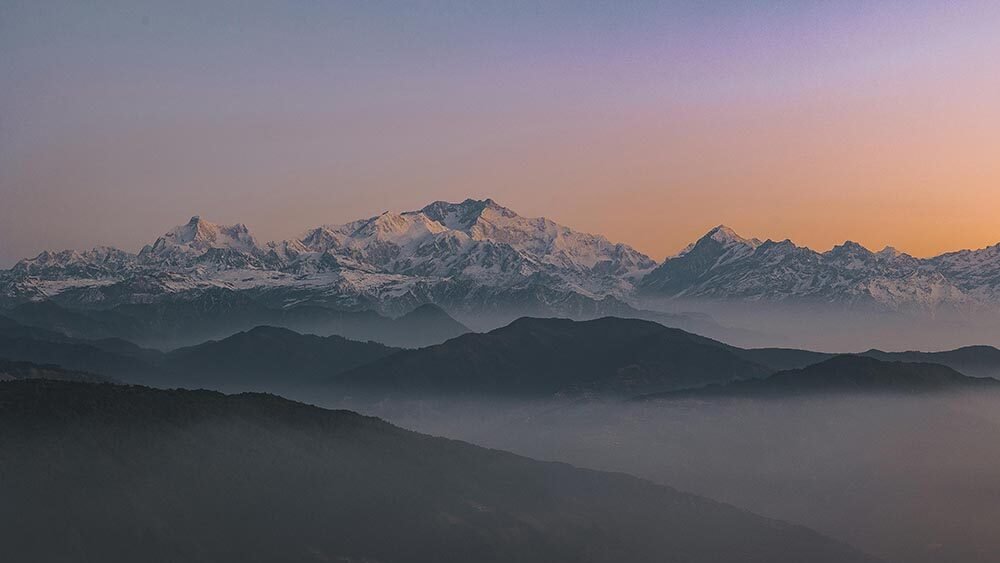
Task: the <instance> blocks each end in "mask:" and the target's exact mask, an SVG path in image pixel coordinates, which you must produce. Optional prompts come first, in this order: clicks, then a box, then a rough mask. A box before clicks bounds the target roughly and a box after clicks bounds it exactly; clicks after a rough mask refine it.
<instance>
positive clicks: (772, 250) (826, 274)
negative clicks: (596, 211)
mask: <svg viewBox="0 0 1000 563" xmlns="http://www.w3.org/2000/svg"><path fill="white" fill-rule="evenodd" d="M998 254H1000V253H998V252H997V251H996V250H991V249H984V250H979V251H963V252H960V253H954V254H950V255H943V256H939V257H937V258H931V259H917V258H914V257H912V256H910V255H908V254H904V253H902V252H899V251H897V250H895V249H894V248H891V247H887V248H885V249H883V250H881V251H879V252H872V251H870V250H868V249H867V248H865V247H863V246H861V245H860V244H858V243H855V242H851V241H847V242H845V243H844V244H842V245H839V246H836V247H834V248H833V249H831V250H829V251H827V252H817V251H815V250H812V249H810V248H806V247H800V246H797V245H795V244H794V243H792V242H791V241H789V240H783V241H780V242H775V241H772V240H767V241H763V242H761V241H760V240H758V239H750V240H748V239H744V238H742V237H740V236H739V235H737V234H736V233H735V232H733V231H732V229H729V228H727V227H725V226H719V227H716V228H715V229H712V230H711V231H710V232H709V233H708V234H706V235H705V236H704V237H702V238H701V239H700V240H698V241H697V242H696V243H694V244H693V245H691V246H689V247H688V248H687V249H685V250H684V251H683V252H681V253H680V254H678V255H677V256H674V257H671V258H668V259H667V260H666V261H665V262H664V263H663V264H661V265H660V266H659V267H657V268H656V269H655V270H653V271H652V272H650V273H649V275H647V276H646V277H645V278H644V279H643V280H642V282H641V283H640V284H639V286H640V287H639V289H640V292H641V293H643V294H645V295H651V296H661V297H670V298H688V299H737V300H747V301H766V302H792V301H809V302H826V303H850V304H875V305H878V306H880V307H883V308H890V309H901V308H934V307H938V306H942V305H969V304H973V303H975V302H980V303H982V302H985V301H989V302H994V303H995V302H997V297H1000V295H998V294H997V292H996V285H995V284H994V285H993V286H992V287H984V285H983V284H982V283H980V282H982V281H986V282H989V281H991V280H1000V276H998V275H997V274H1000V256H998ZM990 271H992V272H993V273H992V274H988V273H986V272H990Z"/></svg>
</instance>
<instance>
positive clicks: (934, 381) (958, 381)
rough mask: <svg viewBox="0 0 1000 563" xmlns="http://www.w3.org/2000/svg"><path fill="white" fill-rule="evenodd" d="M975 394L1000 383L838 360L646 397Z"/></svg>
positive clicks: (939, 368)
mask: <svg viewBox="0 0 1000 563" xmlns="http://www.w3.org/2000/svg"><path fill="white" fill-rule="evenodd" d="M969 389H995V390H1000V381H998V380H996V379H992V378H978V377H968V376H966V375H962V374H961V373H959V372H958V371H956V370H954V369H952V368H950V367H947V366H943V365H939V364H928V363H911V362H898V361H882V360H876V359H874V358H869V357H866V356H851V355H843V356H835V357H833V358H830V359H828V360H824V361H822V362H819V363H817V364H813V365H810V366H807V367H804V368H800V369H792V370H786V371H780V372H778V373H775V374H774V375H771V376H768V377H765V378H763V379H757V380H752V381H732V382H729V383H722V384H712V385H707V386H704V387H700V388H695V389H683V390H679V391H673V392H667V393H659V394H652V395H646V396H644V397H642V398H643V399H667V398H671V399H675V398H719V397H733V398H740V397H787V396H827V395H832V394H849V393H855V394H872V393H893V394H915V393H931V392H940V391H960V390H969Z"/></svg>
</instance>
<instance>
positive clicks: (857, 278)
mask: <svg viewBox="0 0 1000 563" xmlns="http://www.w3.org/2000/svg"><path fill="white" fill-rule="evenodd" d="M212 287H222V288H229V289H234V290H253V291H255V292H257V293H258V294H260V293H268V292H270V293H269V294H271V295H278V294H280V302H281V303H283V304H291V303H300V302H309V301H316V300H320V301H322V302H323V303H327V304H329V303H333V304H335V305H337V306H346V307H366V308H376V309H380V310H384V311H388V312H394V311H400V310H408V308H412V307H413V306H415V305H419V304H421V303H426V302H433V303H437V304H439V305H443V306H446V307H453V308H461V309H464V310H467V311H475V310H477V309H483V308H485V309H490V310H500V309H503V308H504V307H508V306H514V307H521V309H520V310H525V311H534V312H539V311H538V310H537V309H531V308H530V307H529V304H536V305H537V304H538V303H543V304H544V305H545V306H546V307H549V306H551V307H556V308H558V307H562V308H563V309H567V310H569V309H577V310H579V309H580V308H587V307H591V308H593V307H595V304H597V303H605V304H608V303H612V304H613V303H621V302H626V303H627V302H631V301H636V300H638V299H640V298H641V297H643V296H654V297H658V298H697V299H727V300H728V299H737V300H750V301H773V302H794V301H798V300H808V301H821V302H831V303H861V304H865V303H869V304H875V305H877V306H880V307H885V308H890V309H898V308H907V307H918V308H925V309H926V308H935V307H939V306H952V305H958V306H963V307H970V306H972V307H981V306H990V307H994V308H995V307H997V306H1000V245H996V246H992V247H988V248H985V249H981V250H963V251H959V252H952V253H948V254H943V255H941V256H937V257H934V258H929V259H918V258H915V257H913V256H910V255H908V254H905V253H902V252H899V251H897V250H895V249H893V248H891V247H886V248H884V249H882V250H880V251H878V252H872V251H871V250H869V249H867V248H865V247H864V246H862V245H860V244H858V243H855V242H851V241H847V242H845V243H844V244H842V245H838V246H836V247H834V248H833V249H831V250H829V251H826V252H817V251H815V250H812V249H809V248H807V247H801V246H798V245H796V244H795V243H793V242H792V241H790V240H783V241H773V240H765V241H761V240H759V239H756V238H745V237H742V236H740V235H739V234H737V233H736V232H735V231H734V230H732V229H730V228H728V227H726V226H725V225H719V226H718V227H715V228H713V229H711V230H710V231H709V232H708V233H706V234H705V235H704V236H703V237H701V238H700V239H699V240H697V241H696V242H694V243H692V244H690V245H689V246H688V247H687V248H685V249H684V250H683V251H681V252H680V253H678V254H677V255H675V256H672V257H669V258H667V260H666V261H665V262H664V263H662V264H660V265H659V266H657V264H656V263H655V262H654V261H653V260H652V259H650V258H649V257H648V256H646V255H644V254H642V253H640V252H638V251H636V250H635V249H633V248H631V247H629V246H627V245H624V244H616V243H613V242H610V241H608V240H607V239H606V238H604V237H602V236H600V235H593V234H587V233H581V232H578V231H574V230H573V229H570V228H569V227H565V226H562V225H559V224H557V223H555V222H553V221H551V220H549V219H545V218H542V217H539V218H531V217H522V216H521V215H518V214H517V213H515V212H514V211H512V210H510V209H508V208H506V207H503V206H501V205H499V204H498V203H496V202H495V201H493V200H491V199H485V200H473V199H468V200H465V201H463V202H460V203H450V202H444V201H437V202H433V203H431V204H429V205H427V206H425V207H423V208H421V209H418V210H414V211H404V212H393V211H387V212H384V213H382V214H379V215H376V216H373V217H369V218H367V219H360V220H356V221H352V222H349V223H344V224H334V225H323V226H319V227H315V228H313V229H310V230H308V231H306V232H304V233H303V234H302V235H301V236H299V237H297V238H295V239H291V240H286V241H279V242H269V243H267V244H263V245H261V244H258V243H257V241H256V239H254V237H253V235H252V234H251V233H250V231H249V229H247V227H246V226H244V225H241V224H237V225H231V226H227V225H218V224H214V223H211V222H208V221H205V220H203V219H201V218H200V217H193V218H191V220H190V221H188V222H187V223H185V224H183V225H180V226H178V227H175V228H173V229H170V230H169V231H167V232H166V233H165V234H164V235H163V236H161V237H159V238H158V239H157V240H156V241H155V242H153V243H152V244H149V245H147V246H145V247H144V248H143V249H142V251H140V252H139V253H138V254H131V253H128V252H125V251H122V250H118V249H114V248H107V247H101V248H95V249H93V250H88V251H62V252H43V253H41V254H39V255H38V256H36V257H35V258H32V259H26V260H22V261H20V262H18V263H17V265H15V266H14V267H13V268H12V269H11V270H8V271H6V272H0V302H7V303H10V302H15V303H16V302H18V301H23V300H27V299H43V298H46V297H53V296H55V295H60V296H62V297H65V298H66V299H68V300H72V301H75V302H84V303H87V304H91V305H93V304H101V303H118V302H136V301H140V302H145V301H155V300H156V299H158V298H160V297H161V296H163V295H167V294H178V293H184V292H187V291H191V290H199V289H204V288H212ZM276 292H277V293H276ZM597 308H598V309H599V308H600V307H597ZM595 310H596V309H595ZM602 310H603V309H602ZM543 311H544V309H543V310H542V312H543Z"/></svg>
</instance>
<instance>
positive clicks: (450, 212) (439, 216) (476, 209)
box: [409, 198, 518, 234]
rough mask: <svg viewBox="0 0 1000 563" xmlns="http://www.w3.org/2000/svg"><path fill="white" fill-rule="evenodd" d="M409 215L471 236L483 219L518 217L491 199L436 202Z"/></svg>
mask: <svg viewBox="0 0 1000 563" xmlns="http://www.w3.org/2000/svg"><path fill="white" fill-rule="evenodd" d="M409 213H411V214H418V213H419V214H422V215H424V216H425V217H427V218H428V219H430V220H432V221H436V222H438V223H440V224H441V225H443V226H444V227H447V228H448V229H452V230H456V231H462V232H464V233H466V234H470V231H471V230H472V228H473V227H474V226H475V225H476V224H477V223H478V222H479V221H480V220H482V219H487V218H489V217H492V218H497V217H507V218H515V217H518V215H517V213H514V212H513V211H511V210H510V209H507V208H506V207H503V206H501V205H499V204H497V203H496V202H495V201H493V200H492V199H489V198H487V199H484V200H477V199H467V200H465V201H463V202H461V203H449V202H447V201H435V202H434V203H431V204H430V205H427V206H425V207H424V208H423V209H421V210H420V211H411V212H409Z"/></svg>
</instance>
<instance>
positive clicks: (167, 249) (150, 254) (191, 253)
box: [139, 215, 264, 268]
mask: <svg viewBox="0 0 1000 563" xmlns="http://www.w3.org/2000/svg"><path fill="white" fill-rule="evenodd" d="M263 254H264V251H263V250H262V249H261V248H260V247H259V246H257V241H256V240H254V238H253V235H251V234H250V230H249V229H247V227H246V225H243V224H236V225H218V224H216V223H211V222H209V221H205V220H204V219H202V218H201V217H200V216H198V215H195V216H194V217H191V220H190V221H188V222H187V223H186V224H184V225H179V226H177V227H174V228H173V229H170V230H169V231H167V232H166V233H164V235H163V236H161V237H160V238H158V239H156V242H154V243H153V244H151V245H147V246H146V247H144V248H143V249H142V251H140V252H139V261H140V262H141V263H143V264H147V265H154V264H161V265H164V266H192V265H194V263H196V262H198V263H208V264H215V265H217V266H223V267H225V268H235V267H244V266H259V264H257V263H256V257H258V256H261V255H263Z"/></svg>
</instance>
